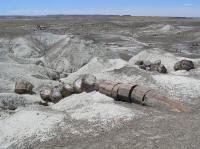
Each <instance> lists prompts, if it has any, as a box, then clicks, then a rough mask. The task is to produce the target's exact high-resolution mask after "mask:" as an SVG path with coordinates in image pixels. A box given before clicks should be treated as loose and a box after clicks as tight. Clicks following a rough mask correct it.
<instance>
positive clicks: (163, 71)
mask: <svg viewBox="0 0 200 149" xmlns="http://www.w3.org/2000/svg"><path fill="white" fill-rule="evenodd" d="M157 71H158V72H159V73H167V69H166V68H165V66H164V65H163V64H160V65H159V66H158V69H157Z"/></svg>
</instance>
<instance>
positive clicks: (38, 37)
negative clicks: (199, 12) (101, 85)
mask: <svg viewBox="0 0 200 149" xmlns="http://www.w3.org/2000/svg"><path fill="white" fill-rule="evenodd" d="M199 26H200V19H199V18H160V17H125V16H124V17H121V16H57V17H56V16H55V17H54V16H52V17H51V16H49V17H22V18H12V19H10V18H2V19H0V149H4V148H10V149H15V148H19V149H22V148H30V149H38V148H42V149H54V148H72V149H74V148H87V149H88V148H91V149H93V148H100V149H101V148H102V149H103V148H109V149H110V148H113V149H115V148H137V149H143V148H147V149H155V148H160V149H166V148H170V149H177V148H181V149H188V148H190V149H198V148H199V146H200V127H199V126H200V93H199V90H200V27H199ZM183 59H186V60H191V61H193V63H194V66H195V69H192V70H190V71H186V70H180V71H174V69H173V67H174V64H175V63H176V62H177V61H180V60H183ZM139 60H145V61H150V62H154V61H157V60H161V63H162V64H163V65H164V66H165V67H166V68H167V71H168V73H167V74H162V73H158V72H157V71H146V70H143V69H140V68H139V67H138V66H137V65H135V63H136V62H137V61H139ZM83 74H92V75H94V76H96V78H97V79H98V80H110V81H115V82H121V83H134V84H138V85H141V86H144V87H147V88H152V89H154V90H156V91H158V92H159V93H160V94H163V95H164V96H167V97H169V98H170V99H172V100H173V101H179V102H181V103H182V104H184V106H186V107H187V109H188V112H176V111H168V110H164V109H162V107H160V108H152V107H148V106H141V105H137V104H134V103H132V104H130V103H124V102H120V101H114V100H113V99H112V98H111V97H108V96H106V95H104V94H101V93H100V92H98V91H93V92H90V93H86V92H83V93H80V94H73V95H71V96H68V97H66V98H64V99H62V100H61V101H60V102H58V103H55V104H54V103H49V106H43V105H40V104H39V103H40V101H41V98H40V89H41V88H42V87H44V86H47V85H49V86H55V85H58V84H59V80H61V81H62V82H64V83H73V81H74V80H75V79H77V78H78V77H79V76H80V75H83ZM21 79H23V80H26V81H29V82H31V83H32V84H33V85H34V88H33V94H20V95H19V94H16V93H15V92H14V90H15V82H16V81H18V80H21Z"/></svg>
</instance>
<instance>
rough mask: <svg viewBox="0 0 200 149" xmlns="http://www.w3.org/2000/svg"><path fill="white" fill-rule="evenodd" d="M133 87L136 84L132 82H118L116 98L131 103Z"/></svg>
mask: <svg viewBox="0 0 200 149" xmlns="http://www.w3.org/2000/svg"><path fill="white" fill-rule="evenodd" d="M135 87H136V85H134V84H120V85H119V88H118V91H117V99H118V100H121V101H126V102H130V103H131V102H132V101H131V92H132V91H133V90H134V88H135Z"/></svg>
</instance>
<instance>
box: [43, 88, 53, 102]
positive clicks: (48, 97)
mask: <svg viewBox="0 0 200 149" xmlns="http://www.w3.org/2000/svg"><path fill="white" fill-rule="evenodd" d="M51 92H52V89H51V88H50V87H43V88H42V89H41V90H40V97H41V98H42V99H43V100H44V101H51Z"/></svg>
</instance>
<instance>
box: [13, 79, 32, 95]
mask: <svg viewBox="0 0 200 149" xmlns="http://www.w3.org/2000/svg"><path fill="white" fill-rule="evenodd" d="M33 88H34V86H33V85H32V84H31V83H30V82H28V81H25V80H21V81H17V82H16V83H15V92H16V93H18V94H26V93H32V89H33Z"/></svg>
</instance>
